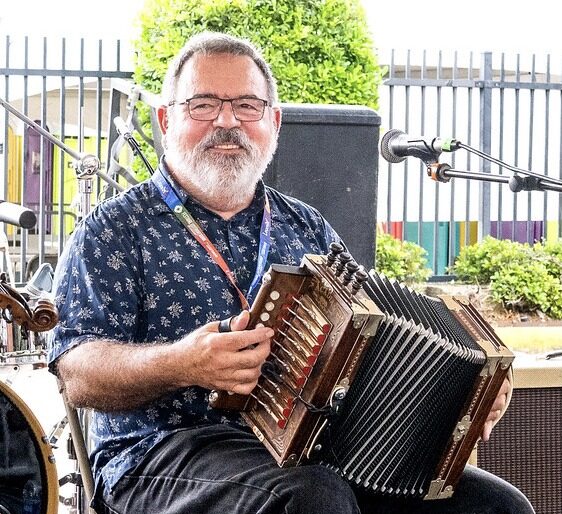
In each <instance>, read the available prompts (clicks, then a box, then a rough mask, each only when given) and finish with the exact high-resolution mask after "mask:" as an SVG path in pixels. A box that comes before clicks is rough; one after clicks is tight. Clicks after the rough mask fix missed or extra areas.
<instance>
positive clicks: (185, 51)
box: [161, 32, 277, 103]
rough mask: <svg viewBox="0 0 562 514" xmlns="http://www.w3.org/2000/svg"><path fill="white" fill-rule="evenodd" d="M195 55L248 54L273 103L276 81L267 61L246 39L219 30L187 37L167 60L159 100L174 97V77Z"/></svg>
mask: <svg viewBox="0 0 562 514" xmlns="http://www.w3.org/2000/svg"><path fill="white" fill-rule="evenodd" d="M195 54H201V55H214V54H230V55H245V56H248V57H250V58H251V59H252V60H253V61H254V62H255V63H256V65H257V67H258V68H259V70H260V71H261V72H262V74H263V76H264V78H265V82H266V84H267V95H268V99H267V100H268V101H269V102H272V103H274V102H277V82H276V81H275V77H274V76H273V73H272V72H271V68H270V67H269V64H268V63H267V61H266V60H265V59H264V57H263V55H262V53H261V52H260V50H258V48H257V47H256V46H254V45H253V44H252V43H251V42H250V41H248V40H246V39H240V38H237V37H234V36H231V35H229V34H223V33H220V32H201V33H200V34H197V35H195V36H193V37H192V38H190V39H189V40H188V42H187V43H186V44H185V46H184V47H183V48H182V49H181V50H180V51H179V52H178V54H177V55H176V56H175V58H174V59H173V61H172V62H171V64H170V66H169V68H168V71H167V72H166V76H165V78H164V82H163V84H162V95H161V96H162V101H163V102H164V103H168V102H170V101H172V100H176V98H175V96H176V93H177V85H178V78H179V76H180V74H181V72H182V70H183V67H184V66H185V63H187V61H189V59H191V58H192V57H193V56H194V55H195Z"/></svg>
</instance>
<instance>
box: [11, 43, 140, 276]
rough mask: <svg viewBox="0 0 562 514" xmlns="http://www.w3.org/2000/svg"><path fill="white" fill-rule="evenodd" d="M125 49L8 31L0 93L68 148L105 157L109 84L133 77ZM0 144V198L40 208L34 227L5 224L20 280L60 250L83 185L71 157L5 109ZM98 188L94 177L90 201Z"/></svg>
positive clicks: (97, 181)
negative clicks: (125, 66) (124, 63)
mask: <svg viewBox="0 0 562 514" xmlns="http://www.w3.org/2000/svg"><path fill="white" fill-rule="evenodd" d="M128 52H129V49H128V48H126V47H125V46H122V45H121V42H120V41H116V42H115V43H114V44H108V43H106V42H102V41H86V40H84V39H78V40H71V39H67V38H61V39H60V40H56V41H55V40H52V39H49V40H48V39H47V38H32V37H20V38H12V37H10V36H6V38H5V39H3V40H0V56H4V59H3V62H2V58H1V57H0V96H1V97H2V98H3V99H4V100H6V101H7V102H8V103H9V104H10V105H11V106H12V107H14V108H15V109H17V110H19V111H20V112H21V113H23V114H24V115H25V116H27V117H29V118H31V119H32V120H34V121H35V122H36V123H37V124H39V125H40V126H41V127H43V128H44V129H46V130H48V131H49V132H51V133H52V135H53V136H54V137H56V138H57V139H58V140H59V141H62V142H63V143H64V144H65V145H66V146H68V147H70V148H72V149H73V150H74V151H76V152H78V153H90V154H92V155H95V156H97V157H98V158H99V159H100V160H101V161H102V162H103V160H104V158H105V151H106V147H107V135H108V127H109V126H110V125H111V122H110V119H109V118H108V112H109V85H110V82H111V80H115V79H130V78H131V76H132V73H131V72H130V71H129V70H122V69H121V62H122V61H123V60H124V59H123V56H125V55H126V54H127V53H128ZM2 79H3V80H2ZM2 140H3V141H2ZM0 141H2V147H1V148H2V154H3V155H2V158H1V159H0V198H1V199H5V200H9V201H11V202H15V203H21V204H23V205H25V206H28V207H30V208H33V210H34V211H36V213H37V219H38V222H37V226H36V228H35V229H33V230H30V231H25V230H21V229H16V228H14V227H5V230H6V232H7V234H8V236H9V240H10V248H11V250H12V252H14V254H13V255H12V258H11V263H12V265H13V267H14V268H15V277H16V279H17V280H19V281H24V280H25V279H26V278H28V277H29V276H30V273H32V272H33V271H34V269H36V268H37V266H38V265H39V264H41V263H43V262H45V261H56V258H57V256H58V255H59V254H60V252H61V251H62V248H63V246H64V242H65V240H66V238H67V236H68V235H69V233H70V232H71V231H72V228H73V226H74V224H75V222H76V219H77V216H76V211H77V205H78V203H79V199H78V197H79V195H80V194H81V191H80V188H81V187H82V184H81V183H80V181H79V180H78V179H77V176H76V171H75V170H74V168H73V167H72V160H71V157H70V156H68V155H65V154H64V153H63V151H62V150H60V149H59V148H57V147H54V146H53V144H52V143H51V142H49V141H48V140H46V139H45V138H43V137H39V134H37V132H36V131H35V130H33V129H31V128H30V127H28V126H27V125H26V124H25V123H23V122H22V121H21V120H19V119H18V118H17V117H14V116H13V115H10V114H9V113H8V112H7V111H5V112H4V113H0ZM102 188H103V184H101V183H100V180H99V179H98V180H96V181H94V184H93V189H92V195H93V198H94V199H95V198H96V197H97V195H99V194H100V191H101V190H102ZM3 257H4V263H3V264H4V265H5V263H6V256H3ZM3 267H4V266H0V269H1V268H3Z"/></svg>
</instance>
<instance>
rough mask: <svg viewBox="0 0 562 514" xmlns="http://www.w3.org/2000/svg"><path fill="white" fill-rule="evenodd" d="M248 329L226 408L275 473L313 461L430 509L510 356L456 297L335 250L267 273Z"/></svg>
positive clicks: (468, 445) (221, 400)
mask: <svg viewBox="0 0 562 514" xmlns="http://www.w3.org/2000/svg"><path fill="white" fill-rule="evenodd" d="M250 314H251V322H250V328H251V327H254V326H256V325H257V324H258V323H261V324H263V325H266V326H270V327H272V328H273V329H274V331H275V334H274V337H273V339H272V346H271V354H270V356H269V357H268V359H267V361H266V363H265V364H264V366H263V367H262V376H261V377H260V379H259V381H258V384H257V386H256V387H255V389H254V390H253V391H252V393H251V394H250V395H248V396H241V395H233V394H228V393H226V392H224V391H212V392H211V394H210V395H209V401H210V404H211V406H213V407H215V408H224V409H237V410H240V411H242V414H241V415H242V418H243V419H244V420H245V421H246V423H247V424H248V425H249V426H250V427H251V428H252V430H253V431H254V433H255V434H256V436H257V437H258V438H259V439H260V441H262V443H263V444H264V445H265V447H266V448H267V449H268V450H269V451H270V453H271V454H272V456H273V457H274V458H275V460H276V461H277V463H278V464H279V465H280V466H294V465H301V464H306V463H308V462H315V463H321V464H323V465H325V466H327V467H329V468H331V469H333V470H334V471H335V472H337V473H339V474H340V475H341V476H342V477H344V478H345V479H346V480H348V481H349V482H350V483H351V484H352V485H354V486H355V487H358V488H361V489H363V490H365V491H368V492H371V493H374V494H382V495H386V496H394V497H402V498H424V499H440V498H447V497H450V496H451V495H452V494H453V491H454V487H455V486H456V483H457V482H458V479H459V478H460V475H461V473H462V470H463V468H464V466H465V464H466V462H467V460H468V458H469V456H470V453H471V451H472V449H473V447H474V446H475V444H476V442H477V440H478V438H479V436H480V434H481V432H482V428H483V425H484V422H485V420H486V418H487V415H488V413H489V411H490V409H491V406H492V404H493V402H494V399H495V397H496V395H497V393H498V391H499V389H500V387H501V384H502V383H503V381H504V378H505V377H506V374H507V372H508V368H509V366H510V364H511V362H512V360H513V354H512V353H511V352H510V351H509V350H508V349H507V347H506V346H505V345H504V344H503V343H502V342H501V340H500V339H499V338H498V337H497V335H496V334H495V332H494V331H493V329H492V328H491V327H490V325H489V324H488V323H487V322H486V321H485V320H484V319H483V318H482V316H481V315H480V314H479V312H478V311H477V309H476V308H475V307H474V306H473V305H472V304H470V302H468V300H467V299H466V298H464V297H456V296H442V297H436V298H433V297H429V296H426V295H423V294H421V293H418V292H415V291H413V290H411V289H409V288H408V287H406V286H404V285H402V284H400V283H398V282H397V281H394V280H389V279H387V278H385V277H384V276H381V275H379V274H377V273H376V272H374V271H370V272H369V273H366V272H365V271H364V270H363V269H362V268H360V267H359V266H357V265H356V264H355V263H354V262H353V260H352V259H351V257H350V256H349V254H347V253H346V252H341V253H334V254H329V255H328V256H322V255H306V256H305V257H304V258H303V260H302V262H301V265H300V266H298V267H297V266H284V265H273V266H272V267H271V268H270V269H269V271H268V272H267V273H266V274H265V276H264V279H263V283H262V285H261V287H260V290H259V292H258V294H257V297H256V300H255V302H254V303H253V305H252V308H251V311H250Z"/></svg>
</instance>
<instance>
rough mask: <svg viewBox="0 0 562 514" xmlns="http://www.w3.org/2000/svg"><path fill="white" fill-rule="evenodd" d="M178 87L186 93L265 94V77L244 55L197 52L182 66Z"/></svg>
mask: <svg viewBox="0 0 562 514" xmlns="http://www.w3.org/2000/svg"><path fill="white" fill-rule="evenodd" d="M178 88H179V89H180V90H185V91H186V93H188V94H201V93H210V94H216V95H217V96H220V95H224V94H230V93H231V92H232V94H235V95H239V94H253V95H256V96H265V95H267V83H266V80H265V77H264V76H263V73H262V72H261V70H260V69H259V68H258V66H257V64H256V63H255V62H254V61H253V59H252V58H251V57H249V56H247V55H231V54H210V55H204V54H197V55H195V56H193V57H192V58H191V59H190V60H189V61H187V63H186V64H185V66H184V67H183V70H182V73H181V75H180V77H179V82H178Z"/></svg>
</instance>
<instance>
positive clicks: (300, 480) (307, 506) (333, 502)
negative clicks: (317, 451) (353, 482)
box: [274, 466, 360, 514]
mask: <svg viewBox="0 0 562 514" xmlns="http://www.w3.org/2000/svg"><path fill="white" fill-rule="evenodd" d="M287 471H288V473H287V477H286V480H285V485H283V486H282V487H281V488H278V489H277V491H276V490H275V489H274V492H275V493H281V494H284V495H286V499H287V512H289V513H291V514H301V513H306V514H317V513H318V514H320V513H322V514H326V513H338V514H340V513H341V514H359V512H360V511H359V507H358V506H357V500H356V498H355V494H354V492H353V490H352V489H351V487H350V486H349V485H348V484H347V482H346V481H345V480H344V479H342V478H341V477H340V476H338V475H337V474H336V473H334V472H332V471H330V470H329V469H327V468H325V467H323V466H301V467H297V468H292V469H290V470H287Z"/></svg>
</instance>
